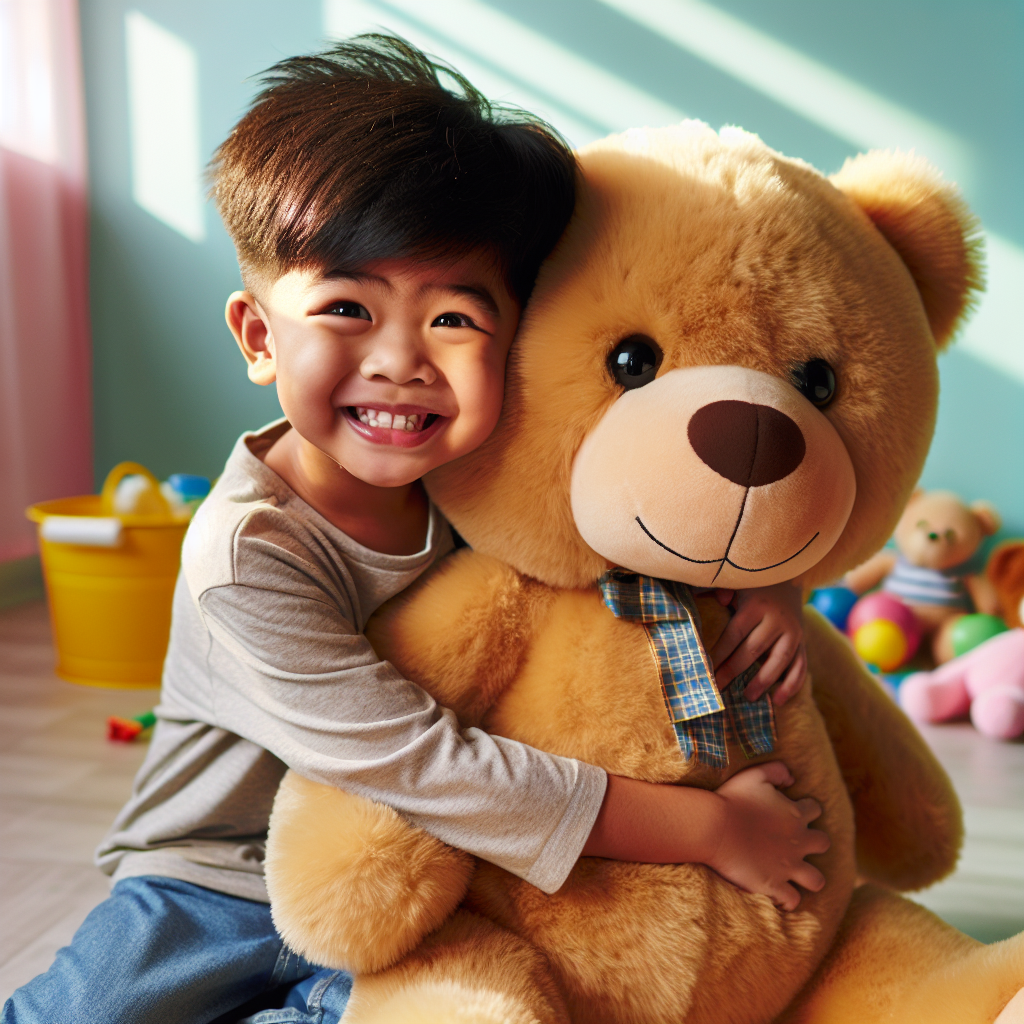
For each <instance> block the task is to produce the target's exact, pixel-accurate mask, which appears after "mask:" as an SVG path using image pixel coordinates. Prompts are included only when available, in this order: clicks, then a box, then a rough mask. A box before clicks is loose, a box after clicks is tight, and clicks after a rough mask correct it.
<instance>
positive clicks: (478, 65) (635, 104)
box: [323, 0, 686, 146]
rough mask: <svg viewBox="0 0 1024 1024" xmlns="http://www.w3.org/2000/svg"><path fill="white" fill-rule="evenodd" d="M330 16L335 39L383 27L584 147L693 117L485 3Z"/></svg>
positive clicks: (341, 8) (327, 28)
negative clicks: (621, 133)
mask: <svg viewBox="0 0 1024 1024" xmlns="http://www.w3.org/2000/svg"><path fill="white" fill-rule="evenodd" d="M323 17H324V32H325V34H326V35H327V36H328V38H332V39H341V38H345V37H347V36H352V35H355V34H357V33H360V32H372V31H381V30H382V29H384V30H387V31H390V32H394V33H396V34H398V35H401V36H404V37H405V38H406V39H408V40H409V41H410V42H411V43H414V44H415V45H417V46H419V47H421V48H422V49H424V50H425V51H427V52H428V53H431V54H433V55H435V56H438V57H441V58H442V59H444V60H446V61H448V62H449V63H450V64H452V65H453V66H454V67H456V68H457V69H458V70H459V71H461V72H462V73H463V74H464V75H465V76H466V77H467V78H468V79H469V80H470V81H471V82H472V83H473V84H474V85H475V86H476V87H477V88H478V89H480V90H481V92H483V93H484V94H485V95H486V96H487V97H488V98H489V99H492V100H497V101H500V102H503V103H511V104H515V105H517V106H521V107H524V108H525V109H527V110H529V111H531V112H532V113H535V114H538V115H539V116H541V117H543V118H545V119H546V120H547V121H549V122H550V123H551V124H553V125H554V126H555V127H556V128H557V129H558V130H559V131H561V132H562V133H563V134H564V135H565V136H566V137H567V138H568V139H569V140H570V141H571V142H572V143H573V144H574V145H576V146H582V145H585V144H586V143H588V142H591V141H593V140H594V139H597V138H600V137H602V136H604V135H607V134H609V133H610V132H616V131H622V130H624V129H626V128H630V127H634V126H636V125H651V126H656V125H665V124H673V123H675V122H677V121H681V120H682V119H683V118H684V117H685V116H686V115H685V114H684V113H683V112H682V111H681V110H679V109H678V108H676V107H673V106H671V105H669V104H667V103H663V102H662V101H661V100H659V99H657V98H656V97H654V96H651V95H650V93H647V92H644V91H643V90H642V89H638V88H637V87H636V86H635V85H632V84H631V83H629V82H627V81H625V80H624V79H622V78H620V77H618V76H617V75H614V74H612V73H611V72H609V71H606V70H604V69H603V68H600V67H598V66H597V65H596V64H592V63H591V62H590V61H587V60H584V59H583V58H582V57H580V56H578V55H577V54H575V53H573V52H571V51H570V50H567V49H565V48H564V47H562V46H559V45H558V44H557V43H555V42H553V41H552V40H550V39H548V38H546V37H545V36H543V35H541V34H540V33H538V32H535V31H533V30H532V29H530V28H527V27H526V26H525V25H523V24H522V23H520V22H518V21H516V20H514V19H513V18H510V17H508V15H506V14H503V13H501V12H499V11H496V10H494V9H493V8H490V7H488V6H487V5H486V4H484V3H480V2H479V0H432V2H431V3H429V4H425V3H422V2H420V0H389V2H382V0H324V6H323Z"/></svg>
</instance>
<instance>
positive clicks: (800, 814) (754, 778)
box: [706, 761, 830, 910]
mask: <svg viewBox="0 0 1024 1024" xmlns="http://www.w3.org/2000/svg"><path fill="white" fill-rule="evenodd" d="M792 784H793V776H792V775H790V774H789V769H788V768H787V767H786V766H785V765H784V764H783V763H782V762H781V761H771V762H769V763H768V764H761V765H756V766H755V767H753V768H747V769H746V770H745V771H742V772H738V773H737V774H736V775H734V776H733V777H732V778H731V779H729V780H728V781H727V782H724V783H723V784H722V785H721V786H719V788H718V789H717V790H716V794H717V795H718V796H720V797H721V798H722V799H723V800H724V802H725V807H726V809H725V813H724V815H723V823H722V826H721V832H720V835H721V838H720V840H719V842H718V845H717V848H716V849H715V850H714V852H713V853H712V854H711V856H710V857H709V858H708V859H707V861H706V863H707V864H708V866H709V867H712V868H714V869H715V871H717V872H718V873H719V874H720V875H721V876H722V877H723V878H726V879H728V880H729V881H730V882H732V883H733V884H734V885H738V886H739V887H740V888H741V889H746V890H747V892H753V893H760V894H761V895H764V896H769V897H771V899H772V901H773V902H774V903H775V904H776V906H779V907H781V908H782V909H783V910H796V908H797V905H798V904H799V903H800V893H799V892H798V891H797V890H796V889H795V888H794V887H793V884H792V883H794V882H795V883H796V884H797V885H800V886H802V887H803V888H804V889H807V890H808V891H810V892H818V891H819V890H820V889H821V888H822V887H823V886H824V884H825V876H824V875H822V873H821V872H820V871H819V870H818V869H817V868H816V867H814V866H813V865H811V864H808V863H807V861H805V860H804V857H806V856H808V854H814V853H824V852H825V851H826V850H827V849H828V848H829V846H830V843H829V838H828V836H827V835H825V833H824V832H820V831H818V830H817V829H812V828H808V827H807V825H808V823H809V822H812V821H814V819H815V818H817V817H818V816H819V815H820V814H821V806H820V805H819V803H818V801H817V800H812V799H811V798H810V797H805V798H804V799H803V800H797V801H795V802H794V801H792V800H790V799H789V797H787V796H785V795H784V794H783V793H781V792H780V791H779V789H778V787H779V786H791V785H792Z"/></svg>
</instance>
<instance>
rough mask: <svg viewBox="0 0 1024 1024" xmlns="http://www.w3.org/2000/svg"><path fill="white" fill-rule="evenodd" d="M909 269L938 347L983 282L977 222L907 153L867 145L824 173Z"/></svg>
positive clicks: (954, 192) (956, 194) (946, 185)
mask: <svg viewBox="0 0 1024 1024" xmlns="http://www.w3.org/2000/svg"><path fill="white" fill-rule="evenodd" d="M830 180H831V182H832V184H833V185H835V187H836V188H837V189H839V191H840V192H843V193H845V194H846V195H847V196H848V197H849V198H850V199H852V200H853V201H854V202H855V203H856V204H857V205H858V206H859V207H860V208H861V209H862V210H863V211H864V212H865V213H866V214H867V215H868V217H870V218H871V220H872V221H873V222H874V225H875V227H876V228H878V230H879V231H880V232H881V233H882V234H883V235H884V236H885V238H886V240H887V241H888V242H889V244H890V245H891V246H892V247H893V248H894V249H895V250H896V252H897V253H899V255H900V257H901V258H902V260H903V262H904V263H905V264H906V266H907V269H908V270H909V271H910V274H911V276H912V277H913V279H914V281H915V283H916V284H917V287H918V290H919V291H920V293H921V300H922V302H923V303H924V310H925V314H926V315H927V317H928V322H929V324H930V325H931V329H932V334H933V335H934V336H935V341H936V343H937V344H938V346H939V348H942V347H943V346H944V345H945V344H946V343H947V342H948V341H949V340H950V339H951V338H952V336H953V334H954V333H955V331H956V329H957V328H958V327H959V326H960V322H961V320H962V318H963V317H964V315H965V314H966V313H967V312H968V311H969V310H970V309H971V307H972V306H973V305H974V302H975V301H976V298H977V295H978V293H979V292H981V291H982V289H983V288H984V269H983V260H982V237H981V225H980V224H979V222H978V219H977V218H976V217H975V216H974V214H972V213H971V211H970V210H968V208H967V206H966V204H965V203H964V201H963V199H962V198H961V196H960V190H959V189H958V188H957V187H956V186H955V185H953V184H951V183H950V182H947V181H943V179H942V176H941V175H940V174H939V172H938V171H937V170H936V169H935V168H934V167H932V166H931V164H929V163H928V162H927V161H926V160H924V159H922V158H921V157H919V156H914V155H913V154H907V153H898V152H892V151H883V150H873V151H872V152H870V153H863V154H861V155H860V156H855V157H853V158H851V159H849V160H847V161H846V163H845V164H844V165H843V167H842V170H840V171H839V173H838V174H834V175H832V177H831V179H830Z"/></svg>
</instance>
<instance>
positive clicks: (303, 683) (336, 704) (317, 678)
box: [198, 558, 606, 891]
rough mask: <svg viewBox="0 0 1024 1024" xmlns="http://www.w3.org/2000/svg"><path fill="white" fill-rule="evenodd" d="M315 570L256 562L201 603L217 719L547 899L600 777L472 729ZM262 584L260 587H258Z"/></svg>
mask: <svg viewBox="0 0 1024 1024" xmlns="http://www.w3.org/2000/svg"><path fill="white" fill-rule="evenodd" d="M310 570H311V567H310V566H309V565H308V564H307V565H306V566H301V565H298V564H294V563H292V562H291V560H289V559H286V558H276V559H264V560H263V561H262V562H261V564H260V567H259V572H258V574H253V575H251V576H247V577H245V581H244V582H242V583H235V584H231V585H224V586H218V587H214V588H210V589H209V590H207V591H205V592H203V593H202V594H201V595H200V596H199V600H198V604H199V608H200V610H201V613H202V616H203V619H204V622H205V624H206V627H207V629H208V631H209V633H210V635H211V637H212V639H213V643H212V645H211V647H210V651H209V654H208V656H207V657H208V664H209V668H210V670H211V672H212V674H213V675H214V676H215V678H216V686H215V689H214V693H213V710H214V716H213V717H214V719H215V721H214V723H213V724H216V725H218V726H220V727H221V728H224V729H226V730H228V731H230V732H233V733H235V734H237V735H240V736H242V737H244V738H245V739H248V740H250V741H251V742H253V743H255V744H257V745H258V746H260V747H263V748H264V749H266V750H269V751H270V752H271V753H272V754H274V755H275V756H276V757H278V758H279V759H280V760H281V761H283V762H284V763H285V764H286V765H288V766H289V767H291V768H293V769H295V771H296V772H298V773H299V774H300V775H302V776H304V777H306V778H308V779H311V780H314V781H317V782H321V783H324V784H326V785H329V786H332V787H337V788H339V789H343V790H345V791H347V792H349V793H352V794H355V795H358V796H363V797H365V798H367V799H370V800H374V801H377V802H380V803H385V804H387V805H389V806H391V807H393V808H394V809H395V810H396V811H398V812H399V813H400V814H401V815H402V816H403V817H404V818H405V819H406V820H407V821H409V822H410V823H412V824H414V825H418V826H420V827H422V828H423V829H424V830H425V831H427V832H429V833H431V834H432V835H434V836H436V837H437V838H439V839H441V840H443V841H444V842H445V843H448V844H449V845H451V846H454V847H457V848H459V849H462V850H465V851H467V852H469V853H472V854H474V855H476V856H479V857H482V858H483V859H485V860H489V861H491V862H492V863H495V864H498V865H499V866H501V867H503V868H505V869H506V870H508V871H510V872H512V873H514V874H517V875H519V876H520V877H522V878H525V879H526V880H528V881H530V882H531V883H533V884H535V885H537V886H538V887H539V888H541V889H544V890H545V891H553V890H554V889H557V888H558V887H559V886H560V885H561V883H562V881H564V878H565V876H566V875H567V874H568V872H569V871H570V870H571V868H572V865H573V864H574V863H575V861H576V859H577V857H578V855H579V851H580V849H581V847H582V845H583V843H584V841H585V839H586V837H587V835H588V834H589V832H590V829H591V827H592V825H593V822H594V819H595V818H596V816H597V813H598V811H599V809H600V806H601V801H602V798H603V796H604V789H605V785H606V775H605V773H604V771H602V770H601V769H599V768H596V767H594V766H592V765H587V764H584V763H582V762H579V761H576V760H573V759H571V758H564V757H559V756H556V755H552V754H548V753H546V752H543V751H540V750H536V749H534V748H532V747H529V746H527V745H525V744H522V743H519V742H516V741H514V740H509V739H506V738H503V737H497V736H490V735H488V734H487V733H485V732H483V731H482V730H480V729H475V728H470V729H463V728H461V726H460V724H459V722H458V720H457V718H456V717H455V715H454V714H453V713H452V712H451V711H450V710H447V709H445V708H442V707H440V706H439V705H438V704H437V703H436V702H435V701H434V700H433V699H432V698H431V697H430V696H429V695H428V694H427V693H426V692H425V691H424V690H422V689H421V688H420V687H419V686H417V685H416V684H415V683H413V682H411V681H409V680H408V679H405V678H403V677H402V676H401V674H400V673H398V671H397V670H396V669H395V668H394V667H393V666H392V665H391V664H389V663H388V662H383V661H381V660H380V659H379V658H378V657H377V655H376V654H375V652H374V651H373V648H372V647H371V645H370V643H369V642H368V641H367V639H366V637H365V636H363V635H362V634H361V633H359V632H357V631H356V629H355V627H354V625H353V623H352V622H351V621H350V620H348V619H347V618H346V617H345V615H343V614H342V611H341V608H340V607H339V600H338V599H339V597H340V594H339V593H335V594H334V595H333V597H334V599H333V600H332V599H331V595H329V594H328V593H327V592H325V590H324V589H321V588H320V587H319V586H318V585H316V583H315V582H314V581H313V579H311V571H310ZM256 583H259V584H260V586H256V585H254V584H256Z"/></svg>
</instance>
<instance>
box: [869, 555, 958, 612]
mask: <svg viewBox="0 0 1024 1024" xmlns="http://www.w3.org/2000/svg"><path fill="white" fill-rule="evenodd" d="M973 563H974V559H968V560H967V561H966V562H961V563H960V564H959V565H954V566H951V567H950V568H948V569H928V568H925V567H923V566H920V565H914V564H913V563H912V562H909V561H908V560H907V559H906V558H905V557H904V556H903V555H900V556H899V557H898V558H897V559H896V565H895V566H894V568H893V570H892V572H890V573H889V575H888V577H887V578H886V580H885V583H883V584H882V589H883V590H885V591H886V592H888V593H890V594H894V595H895V596H896V597H898V598H901V599H902V600H904V601H910V602H912V603H915V602H916V603H918V604H937V605H942V606H944V607H946V608H962V609H964V610H965V611H970V610H971V607H972V605H971V598H970V594H968V592H967V587H966V586H965V584H964V578H965V577H967V576H970V575H971V573H972V572H975V571H976V569H975V566H974V564H973Z"/></svg>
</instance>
